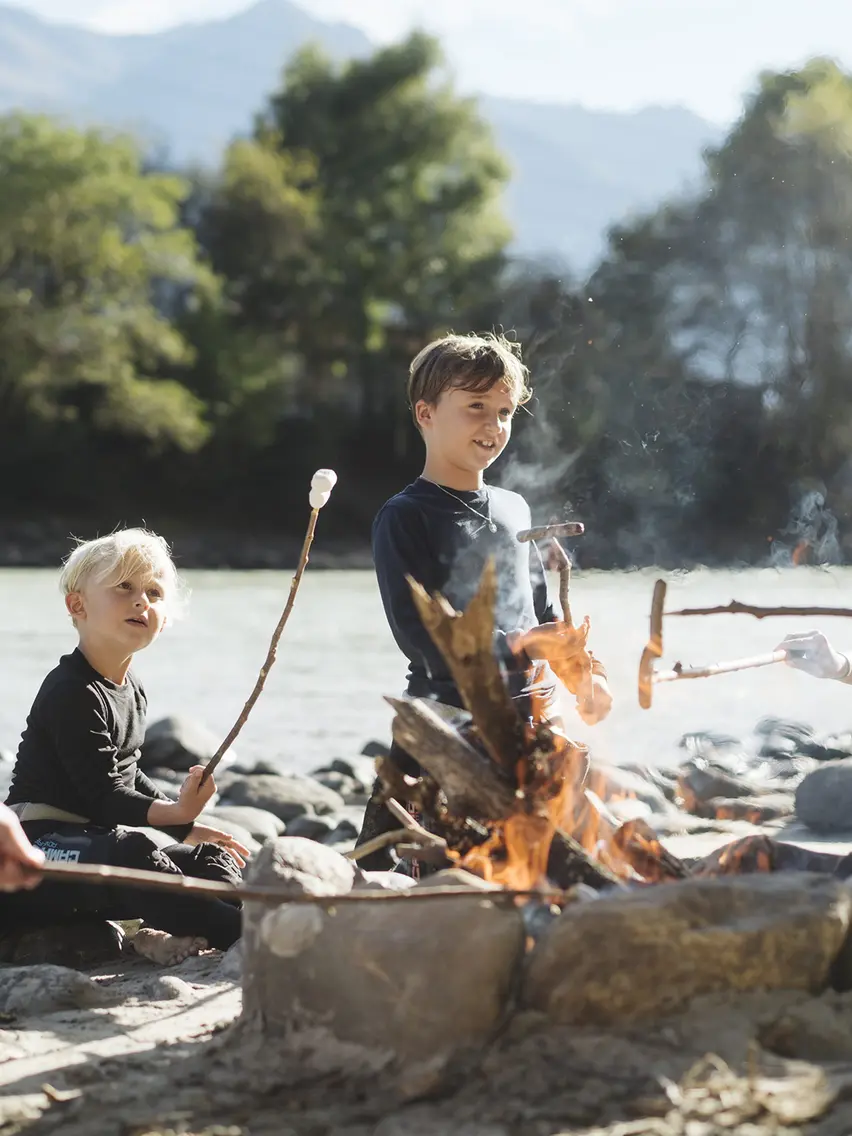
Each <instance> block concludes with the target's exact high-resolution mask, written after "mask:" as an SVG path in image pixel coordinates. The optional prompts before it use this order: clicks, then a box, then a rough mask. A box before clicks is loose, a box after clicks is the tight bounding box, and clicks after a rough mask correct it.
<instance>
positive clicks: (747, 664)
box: [654, 651, 787, 683]
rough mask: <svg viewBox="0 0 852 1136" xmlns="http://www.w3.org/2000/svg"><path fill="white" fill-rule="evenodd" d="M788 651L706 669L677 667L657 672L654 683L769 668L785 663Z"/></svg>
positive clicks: (709, 664)
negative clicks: (775, 664)
mask: <svg viewBox="0 0 852 1136" xmlns="http://www.w3.org/2000/svg"><path fill="white" fill-rule="evenodd" d="M786 658H787V652H786V651H772V652H771V653H770V654H768V655H752V657H751V658H749V659H731V660H729V661H728V662H725V663H708V664H707V666H706V667H681V666H675V667H674V668H673V669H672V670H670V671H655V672H654V682H655V683H656V682H679V681H680V680H681V679H684V678H712V677H713V675H720V674H733V673H734V672H735V671H748V670H752V669H753V668H755V667H769V666H772V664H773V663H783V662H784V660H785V659H786Z"/></svg>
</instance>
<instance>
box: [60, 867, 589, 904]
mask: <svg viewBox="0 0 852 1136" xmlns="http://www.w3.org/2000/svg"><path fill="white" fill-rule="evenodd" d="M39 871H40V874H41V876H42V877H43V878H44V879H45V880H51V881H53V882H56V883H76V884H81V883H83V884H125V885H128V886H131V887H138V888H144V889H146V890H148V891H164V892H181V893H183V894H184V895H195V896H198V897H199V898H202V899H240V900H244V901H247V902H252V903H268V904H270V905H273V906H278V905H280V904H284V903H295V904H311V903H312V904H315V905H316V906H318V907H337V906H339V905H340V904H344V903H359V902H362V901H363V902H365V903H376V902H379V903H390V902H391V901H394V900H401V899H422V900H426V899H455V898H466V899H480V900H481V899H483V898H487V899H492V898H499V899H541V900H548V901H549V902H551V903H559V902H566V901H567V899H568V893H567V892H565V891H562V890H560V889H559V888H553V889H551V890H547V889H538V888H530V889H526V890H524V889H510V888H506V889H503V890H501V891H489V892H483V891H482V889H481V888H454V887H451V888H429V887H423V886H421V887H418V888H416V889H414V890H412V891H405V892H398V891H351V892H346V893H344V894H343V895H291V894H289V893H288V892H286V891H283V890H282V889H281V888H275V887H258V886H257V885H242V886H241V887H235V886H234V885H232V884H225V883H217V882H216V881H215V880H199V879H195V878H194V877H192V876H178V875H166V874H165V873H160V872H146V871H142V870H141V869H138V868H115V867H112V866H111V865H107V864H63V863H48V864H46V865H45V866H44V867H43V868H41V869H40V870H39Z"/></svg>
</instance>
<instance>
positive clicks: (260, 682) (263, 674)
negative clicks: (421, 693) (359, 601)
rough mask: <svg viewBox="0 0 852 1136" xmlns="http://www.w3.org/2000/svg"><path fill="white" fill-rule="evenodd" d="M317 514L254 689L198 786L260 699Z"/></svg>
mask: <svg viewBox="0 0 852 1136" xmlns="http://www.w3.org/2000/svg"><path fill="white" fill-rule="evenodd" d="M318 516H319V509H311V517H310V520H309V521H308V531H307V532H306V533H305V539H304V542H303V544H302V552H301V554H300V556H299V564H298V566H297V568H296V574H295V576H294V577H293V579H292V581H291V583H290V595H289V596H288V597H287V604H286V606H285V608H284V611H283V612H282V615H281V618H280V619H279V620H278V626H277V627H276V628H275V630H274V631H273V633H272V640H271V642H270V644H269V650H268V651H267V653H266V658H265V659H264V662H263V666H262V667H261V668H260V674H259V675H258V676H257V682H256V683H255V684H254V690H253V691H252V692H251V694H250V695H249V697H248V701H247V702H246V704H245V706H244V707H243V708H242V711H241V712H240V716H239V718H237V720H236V722H235V723H234V724H233V726H232V727H231V729H230V731H229V733H228V736H227V737H226V738H225V740H224V741H223V742H222V744H221V745H220V746H219V748H218V749H217V750H216V752H215V753H214V754H213V756H212V757H211V758H210V760H209V762H208V763H207V767H206V768H205V770H204V773H203V774H202V775H201V784H202V785H203V784H204V782H205V781H206V780H207V778H208V777H211V776H212V775H213V773H214V771H215V769H216V766H217V765H218V764H219V762H220V761H221V760H222V758H223V757H224V756H225V753H226V752H227V751H228V750H229V749H230V748H231V746H232V745H233V744H234V741H235V740H236V738H237V735H238V734H239V732H240V730H242V728H243V726H244V725H245V724H246V721H247V720H248V716H249V714H250V713H251V711H252V707H253V706H254V704H255V702H257V700H258V698H260V694H261V691H262V690H263V688H264V686H265V685H266V679H267V676H268V675H269V672H270V671H271V670H272V665H273V663H274V662H275V658H276V655H277V653H278V640H279V639H280V638H281V632H282V631H283V630H284V627H285V625H286V623H287V620H288V619H289V618H290V612H291V611H292V610H293V605H294V603H295V602H296V593H297V592H298V590H299V584H300V583H301V581H302V575H303V574H304V571H305V568H306V567H307V563H308V554H309V553H310V551H311V545H312V544H313V540H314V531H315V529H316V526H317V517H318Z"/></svg>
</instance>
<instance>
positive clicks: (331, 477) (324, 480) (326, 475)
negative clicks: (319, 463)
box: [311, 469, 337, 493]
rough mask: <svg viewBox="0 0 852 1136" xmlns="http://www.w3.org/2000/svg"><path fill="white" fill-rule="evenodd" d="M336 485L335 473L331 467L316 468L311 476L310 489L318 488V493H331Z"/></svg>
mask: <svg viewBox="0 0 852 1136" xmlns="http://www.w3.org/2000/svg"><path fill="white" fill-rule="evenodd" d="M335 485H337V474H336V473H335V472H334V470H333V469H318V470H317V471H316V473H315V474H314V476H313V477H312V478H311V489H318V490H319V491H320V493H331V491H332V489H334V487H335Z"/></svg>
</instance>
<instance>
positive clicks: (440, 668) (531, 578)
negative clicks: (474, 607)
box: [373, 477, 558, 706]
mask: <svg viewBox="0 0 852 1136" xmlns="http://www.w3.org/2000/svg"><path fill="white" fill-rule="evenodd" d="M451 494H452V495H451ZM453 495H454V496H453ZM462 502H464V504H463V503H462ZM468 506H469V508H468ZM474 510H475V511H474ZM489 515H490V517H491V520H492V522H493V524H494V526H495V528H496V531H494V532H492V531H491V530H490V528H489V526H488V524H487V521H486V519H485V518H487V517H488V516H489ZM530 527H531V521H530V509H529V505H528V504H527V502H526V501H525V500H524V498H523V497H521V496H520V494H518V493H511V492H510V491H509V490H506V489H499V488H496V487H493V486H488V487H486V488H483V489H481V490H475V491H460V490H455V489H453V490H450V492H447V491H445V490H444V489H442V488H441V487H440V486H438V485H435V484H433V483H432V482H430V481H426V480H425V479H424V478H422V477H419V478H418V479H417V480H416V481H414V482H412V484H411V485H408V486H406V488H405V489H403V490H402V492H401V493H397V494H396V496H395V497H391V499H390V500H389V501H387V502H386V503H385V504H384V505H383V506H382V508H381V509H380V510H379V512H378V514H377V515H376V519H375V521H374V522H373V560H374V563H375V567H376V575H377V577H378V582H379V590H380V592H381V597H382V603H383V605H384V609H385V614H386V616H387V619H388V623H389V624H390V628H391V631H392V633H393V637H394V639H395V640H396V642H397V645H398V646H399V649H400V650H401V651H402V653H403V654H404V655H405V657H406V658H407V659H408V662H409V670H408V693H409V694H410V695H411V696H413V697H418V698H434V699H437V700H438V701H440V702H445V703H447V704H448V705H450V706H461V705H462V703H461V698H460V695H459V692H458V690H457V688H456V685H455V683H454V682H453V680H452V677H451V675H450V673H449V670H448V668H447V665H446V663H445V662H444V659H443V656H442V655H441V653H440V651H439V650H438V648H437V647H436V646H435V645H434V643H433V642H432V639H431V637H430V635H429V632H428V631H427V630H426V628H425V627H424V626H423V623H422V621H421V619H420V616H419V614H418V612H417V608H416V607H415V605H414V600H413V599H412V597H411V592H410V589H409V586H408V582H407V580H406V576H407V575H410V576H412V577H413V578H414V579H415V580H417V581H418V583H420V584H422V586H423V587H424V588H425V589H426V591H427V592H430V593H432V592H440V593H441V594H442V595H443V596H445V597H446V599H447V600H448V601H449V602H450V603H451V604H452V605H453V607H454V608H455V609H456V610H457V611H464V609H465V608H466V607H467V605H468V604H469V603H470V601H471V599H472V598H473V596H474V594H475V593H476V590H477V587H478V586H479V581H480V578H481V576H482V572H483V569H484V568H485V565H486V563H487V562H488V559H489V557H492V556H493V557H494V558H495V561H496V566H497V587H498V590H497V601H496V605H495V612H494V628H495V632H496V633H497V640H498V642H497V644H496V648H497V650H498V653H501V654H502V656H503V658H504V659H505V660H506V661H509V652H508V650H507V649H506V648H505V645H504V646H503V648H502V649H501V646H500V642H499V640H500V638H501V637H505V635H506V633H508V632H510V631H516V630H521V631H528V630H529V629H530V628H531V627H535V626H536V625H537V624H539V623H549V622H551V621H553V620H555V619H557V618H558V617H557V615H556V613H555V611H554V608H553V604H552V602H551V598H550V595H549V593H548V587H547V578H546V575H545V572H544V566H543V564H542V560H541V554H540V553H539V551H538V548H537V547H536V545H535V544H533V543H525V544H522V543H521V542H520V541H519V540H518V539H517V537H516V533H518V532H519V531H520V530H521V529H528V528H530ZM551 677H552V676H551ZM524 681H525V676H524V675H523V674H521V673H520V672H515V673H510V675H509V684H510V689H511V691H512V694H513V695H514V696H521V695H522V694H523V683H524ZM552 685H553V684H552V683H548V688H551V689H552Z"/></svg>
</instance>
